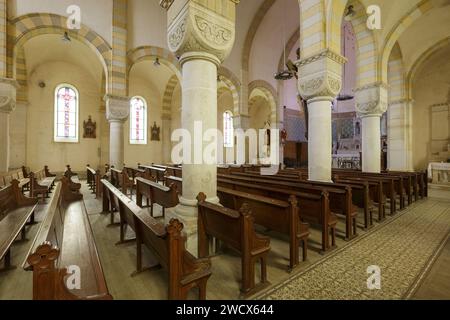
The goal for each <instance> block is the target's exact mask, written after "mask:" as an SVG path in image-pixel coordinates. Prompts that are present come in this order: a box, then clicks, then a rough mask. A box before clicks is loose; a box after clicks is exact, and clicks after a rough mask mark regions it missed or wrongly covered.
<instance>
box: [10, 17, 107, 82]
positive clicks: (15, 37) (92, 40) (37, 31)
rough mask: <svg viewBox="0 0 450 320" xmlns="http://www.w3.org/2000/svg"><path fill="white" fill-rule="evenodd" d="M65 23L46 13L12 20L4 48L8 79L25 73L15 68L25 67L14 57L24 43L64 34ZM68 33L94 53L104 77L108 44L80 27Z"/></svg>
mask: <svg viewBox="0 0 450 320" xmlns="http://www.w3.org/2000/svg"><path fill="white" fill-rule="evenodd" d="M66 21H67V18H66V17H64V16H60V15H57V14H50V13H31V14H27V15H23V16H20V17H17V18H14V19H12V20H11V21H10V22H9V28H8V36H9V37H10V38H11V39H12V40H11V41H9V42H8V43H9V44H8V48H7V56H8V66H9V68H8V76H9V77H11V78H16V75H17V74H21V73H23V72H24V71H25V72H26V70H21V69H19V68H23V67H24V66H25V64H24V63H20V62H19V63H18V60H19V59H18V58H20V55H21V53H20V52H21V49H22V48H23V46H24V44H25V43H26V42H27V41H28V40H30V39H32V38H34V37H36V36H39V35H45V34H63V32H66V31H67V25H66ZM68 32H69V36H70V37H72V38H74V39H76V40H78V41H81V42H82V43H84V44H86V45H87V46H88V47H89V48H91V49H92V50H93V51H94V52H95V54H96V55H97V57H98V58H99V61H100V63H101V64H102V66H103V69H104V72H105V74H106V75H108V74H109V72H110V68H111V60H110V57H111V54H112V48H111V46H110V44H109V43H108V42H107V41H106V40H105V39H103V38H102V37H101V36H100V35H98V34H97V33H96V32H95V31H93V30H91V29H90V28H88V27H86V26H84V25H82V26H81V29H80V30H69V31H68ZM106 78H107V77H106Z"/></svg>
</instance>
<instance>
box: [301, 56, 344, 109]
mask: <svg viewBox="0 0 450 320" xmlns="http://www.w3.org/2000/svg"><path fill="white" fill-rule="evenodd" d="M346 61H347V60H346V59H345V58H344V57H343V56H342V55H340V54H339V53H336V52H334V51H332V50H329V49H326V50H322V51H321V52H319V53H318V54H315V55H313V56H310V57H306V58H303V59H300V60H298V61H297V62H296V65H297V67H298V69H299V72H298V74H299V80H298V90H299V92H300V95H301V96H302V98H303V99H305V100H308V101H311V100H314V101H323V100H327V101H333V100H334V99H335V97H336V96H337V95H338V94H339V92H340V91H341V89H342V65H343V64H344V63H345V62H346Z"/></svg>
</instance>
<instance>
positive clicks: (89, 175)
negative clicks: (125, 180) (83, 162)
mask: <svg viewBox="0 0 450 320" xmlns="http://www.w3.org/2000/svg"><path fill="white" fill-rule="evenodd" d="M100 175H101V173H100V170H97V171H95V170H94V169H92V168H91V166H90V165H87V166H86V179H87V184H88V187H89V189H90V190H92V193H94V194H95V197H96V198H100V196H101V192H102V189H101V186H100V180H101V177H100Z"/></svg>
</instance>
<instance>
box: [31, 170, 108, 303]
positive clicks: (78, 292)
mask: <svg viewBox="0 0 450 320" xmlns="http://www.w3.org/2000/svg"><path fill="white" fill-rule="evenodd" d="M64 184H66V185H65V186H64ZM71 266H76V267H77V268H79V271H80V274H79V275H80V276H81V287H80V288H79V289H73V290H69V288H68V287H67V285H66V275H68V274H67V273H68V268H69V267H71ZM23 267H24V269H25V270H28V271H32V272H33V299H34V300H111V299H112V296H111V294H110V293H109V291H108V287H107V284H106V280H105V277H104V273H103V269H102V266H101V262H100V258H99V255H98V252H97V247H96V245H95V240H94V234H93V232H92V229H91V225H90V222H89V217H88V214H87V211H86V206H85V204H84V201H83V196H82V195H81V194H79V196H77V197H74V192H73V191H72V190H70V185H69V179H68V178H67V177H63V180H62V183H58V184H57V186H56V189H55V192H54V196H53V197H52V200H51V202H50V204H49V206H48V209H47V213H46V215H45V218H44V220H43V221H42V223H41V226H40V228H39V231H38V233H37V235H36V237H35V239H34V242H33V244H32V246H31V248H30V252H29V254H28V255H27V259H26V261H25V262H24V264H23Z"/></svg>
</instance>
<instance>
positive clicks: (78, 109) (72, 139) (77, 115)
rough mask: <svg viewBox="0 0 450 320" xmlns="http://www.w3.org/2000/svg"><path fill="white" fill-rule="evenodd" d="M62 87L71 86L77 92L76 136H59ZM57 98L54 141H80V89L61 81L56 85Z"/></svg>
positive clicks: (54, 104)
mask: <svg viewBox="0 0 450 320" xmlns="http://www.w3.org/2000/svg"><path fill="white" fill-rule="evenodd" d="M62 88H69V89H71V90H73V91H74V92H75V96H76V103H75V138H65V137H59V136H58V112H59V108H58V107H59V105H58V92H59V90H61V89H62ZM54 94H55V100H54V103H53V109H54V113H53V118H54V119H53V122H54V127H53V141H54V142H56V143H79V142H80V130H79V123H80V119H79V117H80V93H79V92H78V89H77V88H76V87H75V86H74V85H71V84H69V83H61V84H59V85H57V86H56V88H55V93H54Z"/></svg>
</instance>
